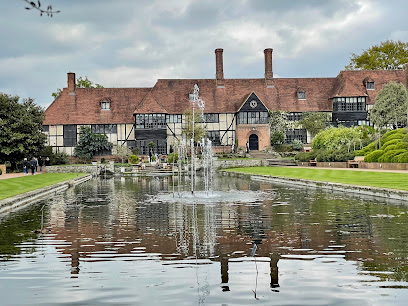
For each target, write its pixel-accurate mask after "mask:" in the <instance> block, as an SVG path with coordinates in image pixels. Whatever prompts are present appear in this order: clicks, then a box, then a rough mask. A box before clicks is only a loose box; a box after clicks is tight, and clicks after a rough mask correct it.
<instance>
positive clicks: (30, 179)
mask: <svg viewBox="0 0 408 306" xmlns="http://www.w3.org/2000/svg"><path fill="white" fill-rule="evenodd" d="M83 175H86V173H43V174H38V175H27V176H21V177H16V178H10V179H7V180H0V200H3V199H5V198H9V197H13V196H15V195H19V194H22V193H25V192H28V191H32V190H36V189H39V188H42V187H46V186H50V185H54V184H57V183H60V182H63V181H67V180H71V179H74V178H76V177H78V176H83Z"/></svg>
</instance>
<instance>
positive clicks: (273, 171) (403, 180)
mask: <svg viewBox="0 0 408 306" xmlns="http://www.w3.org/2000/svg"><path fill="white" fill-rule="evenodd" d="M227 171H231V172H240V173H250V174H255V175H256V174H259V175H271V176H279V177H290V178H298V179H306V180H313V181H323V182H333V183H342V184H350V185H359V186H371V187H380V188H392V189H399V190H408V173H390V172H369V171H357V170H356V171H352V170H331V169H308V168H296V167H290V168H289V167H250V168H233V169H228V170H227Z"/></svg>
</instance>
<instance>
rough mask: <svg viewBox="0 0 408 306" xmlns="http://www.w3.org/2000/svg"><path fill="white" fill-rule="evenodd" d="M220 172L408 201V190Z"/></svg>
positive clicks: (253, 178)
mask: <svg viewBox="0 0 408 306" xmlns="http://www.w3.org/2000/svg"><path fill="white" fill-rule="evenodd" d="M220 172H222V173H224V174H225V173H228V174H233V175H237V176H246V177H248V176H249V177H250V178H251V179H252V180H261V181H269V182H275V183H282V184H291V185H297V186H306V187H314V188H322V189H326V190H330V191H341V192H349V193H356V194H361V195H368V196H374V197H382V198H386V199H393V200H400V201H408V191H405V190H398V189H390V188H379V187H370V186H357V185H347V184H342V183H332V182H322V181H313V180H306V179H296V178H288V177H279V176H270V175H253V174H250V173H238V172H230V171H228V172H227V171H220Z"/></svg>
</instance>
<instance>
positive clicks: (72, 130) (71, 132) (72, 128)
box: [63, 124, 77, 147]
mask: <svg viewBox="0 0 408 306" xmlns="http://www.w3.org/2000/svg"><path fill="white" fill-rule="evenodd" d="M63 131H64V136H63V141H64V147H75V146H76V144H77V126H76V125H75V124H69V125H64V126H63Z"/></svg>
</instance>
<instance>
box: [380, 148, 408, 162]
mask: <svg viewBox="0 0 408 306" xmlns="http://www.w3.org/2000/svg"><path fill="white" fill-rule="evenodd" d="M405 152H407V151H406V150H390V151H388V152H385V153H384V154H383V155H381V156H380V157H379V158H378V162H380V163H391V160H392V158H393V157H394V156H396V155H399V154H402V153H405Z"/></svg>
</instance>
